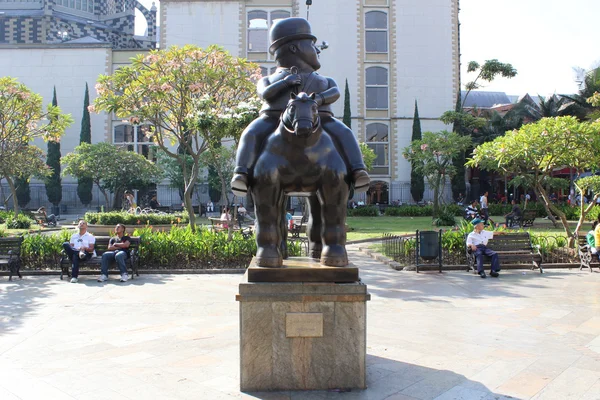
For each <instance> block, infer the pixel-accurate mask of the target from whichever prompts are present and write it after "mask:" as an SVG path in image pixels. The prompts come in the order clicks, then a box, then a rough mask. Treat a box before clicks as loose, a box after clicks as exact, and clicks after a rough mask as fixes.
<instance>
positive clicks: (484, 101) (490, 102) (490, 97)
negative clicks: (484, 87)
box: [460, 90, 511, 108]
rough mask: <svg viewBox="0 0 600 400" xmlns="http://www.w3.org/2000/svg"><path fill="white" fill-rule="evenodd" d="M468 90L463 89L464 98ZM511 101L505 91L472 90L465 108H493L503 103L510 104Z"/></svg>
mask: <svg viewBox="0 0 600 400" xmlns="http://www.w3.org/2000/svg"><path fill="white" fill-rule="evenodd" d="M466 94H467V92H466V91H465V90H462V91H461V92H460V95H461V97H462V98H463V99H464V98H465V95H466ZM510 103H511V101H510V99H509V98H508V96H507V95H506V93H504V92H485V91H478V90H472V91H471V92H469V95H468V96H467V101H466V102H465V104H464V107H465V108H472V107H477V108H492V107H494V106H498V105H501V104H510Z"/></svg>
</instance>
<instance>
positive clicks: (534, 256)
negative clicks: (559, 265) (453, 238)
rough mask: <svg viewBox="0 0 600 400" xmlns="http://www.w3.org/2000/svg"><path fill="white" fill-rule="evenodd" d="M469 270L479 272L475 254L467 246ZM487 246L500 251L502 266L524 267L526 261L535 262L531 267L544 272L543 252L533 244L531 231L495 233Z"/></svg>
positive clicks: (486, 259) (497, 251)
mask: <svg viewBox="0 0 600 400" xmlns="http://www.w3.org/2000/svg"><path fill="white" fill-rule="evenodd" d="M466 240H467V237H466V235H465V248H466V254H467V265H468V268H467V271H471V270H472V271H473V272H477V261H476V260H475V254H474V253H473V251H472V250H471V249H469V248H468V247H467V246H466ZM487 247H488V248H489V249H491V250H494V251H495V252H496V253H498V257H499V260H500V266H501V267H511V268H522V267H523V266H524V263H525V262H527V263H531V264H533V265H532V267H531V269H532V270H534V269H538V268H539V270H540V273H543V272H544V270H543V269H542V254H541V253H540V250H539V248H538V247H536V246H533V245H532V244H531V237H530V236H529V232H519V233H498V232H495V233H494V237H493V238H492V239H490V240H489V241H488V244H487ZM489 261H490V257H487V256H486V257H485V258H484V263H485V262H487V263H489Z"/></svg>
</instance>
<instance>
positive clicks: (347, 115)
mask: <svg viewBox="0 0 600 400" xmlns="http://www.w3.org/2000/svg"><path fill="white" fill-rule="evenodd" d="M342 122H344V124H345V125H346V126H347V127H348V129H352V111H351V110H350V89H348V79H346V90H345V91H344V117H343V118H342Z"/></svg>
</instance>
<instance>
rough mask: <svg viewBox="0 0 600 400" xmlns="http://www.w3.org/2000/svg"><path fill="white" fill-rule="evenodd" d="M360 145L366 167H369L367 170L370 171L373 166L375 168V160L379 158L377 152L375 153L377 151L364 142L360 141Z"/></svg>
mask: <svg viewBox="0 0 600 400" xmlns="http://www.w3.org/2000/svg"><path fill="white" fill-rule="evenodd" d="M358 147H359V148H360V153H361V154H362V158H363V162H364V163H365V167H366V168H367V171H370V170H371V168H373V162H374V161H375V159H376V158H377V154H375V151H374V150H373V149H372V148H370V147H369V145H368V144H366V143H364V142H358Z"/></svg>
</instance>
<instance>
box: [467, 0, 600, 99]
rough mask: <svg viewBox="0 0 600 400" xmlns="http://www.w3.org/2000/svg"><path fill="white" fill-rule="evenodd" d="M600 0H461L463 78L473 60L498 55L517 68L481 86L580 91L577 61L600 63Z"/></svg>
mask: <svg viewBox="0 0 600 400" xmlns="http://www.w3.org/2000/svg"><path fill="white" fill-rule="evenodd" d="M599 15H600V0H568V1H565V0H503V1H491V0H460V13H459V20H460V23H461V26H460V28H461V29H460V35H461V43H460V47H461V48H460V50H461V54H462V56H461V63H462V71H461V80H462V84H463V88H464V84H465V83H466V82H468V81H471V80H473V79H474V78H475V76H474V75H472V74H468V75H467V74H466V66H467V64H468V63H469V61H477V62H479V63H480V64H482V63H483V62H485V60H490V59H498V60H499V61H500V62H503V63H510V64H512V66H513V67H514V68H515V69H516V70H517V76H516V77H514V78H511V79H507V78H496V79H495V80H494V81H493V82H492V83H489V84H488V83H485V82H484V85H485V87H484V88H481V89H479V90H490V91H502V92H506V93H507V94H509V95H523V94H525V93H529V94H530V95H538V94H540V95H542V96H547V95H551V94H553V93H559V94H567V93H576V92H577V84H576V83H575V80H574V79H575V73H574V72H573V67H582V68H584V69H586V70H588V69H590V68H594V67H597V66H599V65H600V46H599V44H600V43H599V42H598V38H599V37H600V35H599V33H600V24H598V16H599Z"/></svg>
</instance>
